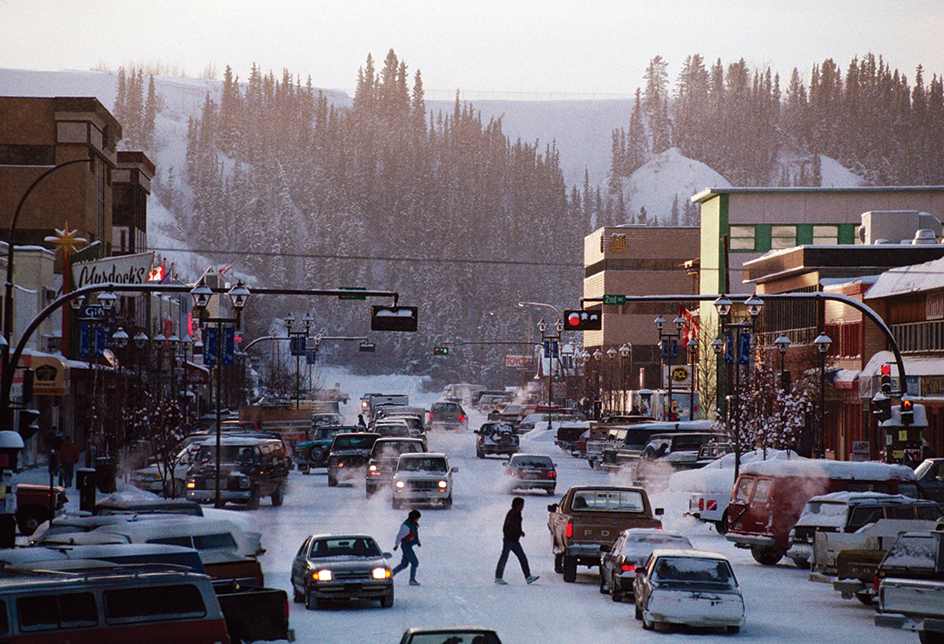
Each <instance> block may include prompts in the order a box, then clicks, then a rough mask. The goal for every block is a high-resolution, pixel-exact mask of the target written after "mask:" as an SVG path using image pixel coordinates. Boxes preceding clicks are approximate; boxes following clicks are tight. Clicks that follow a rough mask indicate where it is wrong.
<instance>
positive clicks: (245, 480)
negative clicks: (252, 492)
mask: <svg viewBox="0 0 944 644" xmlns="http://www.w3.org/2000/svg"><path fill="white" fill-rule="evenodd" d="M251 485H252V481H250V480H249V477H246V476H243V477H241V478H240V479H239V487H240V489H242V490H248V489H249V488H250V487H251Z"/></svg>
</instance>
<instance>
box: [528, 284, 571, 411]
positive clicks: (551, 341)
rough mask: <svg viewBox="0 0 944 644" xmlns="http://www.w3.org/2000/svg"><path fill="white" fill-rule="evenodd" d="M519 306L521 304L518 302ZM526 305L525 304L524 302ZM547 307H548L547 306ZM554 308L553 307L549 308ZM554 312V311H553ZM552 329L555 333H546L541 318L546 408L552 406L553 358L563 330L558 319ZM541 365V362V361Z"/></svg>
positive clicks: (556, 353)
mask: <svg viewBox="0 0 944 644" xmlns="http://www.w3.org/2000/svg"><path fill="white" fill-rule="evenodd" d="M518 304H519V305H521V304H522V303H521V302H519V303H518ZM525 304H527V302H525ZM547 306H549V307H550V305H549V304H548V305H547ZM551 308H554V307H551ZM555 310H556V309H555ZM554 329H555V331H556V333H555V334H554V335H551V334H549V333H548V331H549V330H550V327H549V325H548V324H547V322H545V321H544V318H541V321H540V322H538V331H540V332H541V347H542V350H543V352H544V357H545V358H547V405H548V407H553V406H554V388H553V387H554V385H553V373H554V358H555V357H556V356H558V355H560V337H561V331H563V330H564V323H563V322H562V321H561V319H560V318H559V317H558V319H557V322H555V323H554ZM542 364H543V361H542Z"/></svg>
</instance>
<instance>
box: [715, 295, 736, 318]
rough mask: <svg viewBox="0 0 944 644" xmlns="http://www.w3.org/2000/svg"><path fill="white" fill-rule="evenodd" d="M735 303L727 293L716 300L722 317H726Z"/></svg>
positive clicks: (716, 306)
mask: <svg viewBox="0 0 944 644" xmlns="http://www.w3.org/2000/svg"><path fill="white" fill-rule="evenodd" d="M732 306H733V304H732V303H731V300H730V299H728V296H727V295H722V296H721V297H719V298H718V299H717V300H715V308H716V309H717V310H718V315H720V316H721V317H726V316H727V315H728V313H730V312H731V307H732Z"/></svg>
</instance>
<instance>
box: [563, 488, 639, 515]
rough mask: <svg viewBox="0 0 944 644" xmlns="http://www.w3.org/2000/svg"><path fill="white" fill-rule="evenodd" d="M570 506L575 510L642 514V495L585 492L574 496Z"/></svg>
mask: <svg viewBox="0 0 944 644" xmlns="http://www.w3.org/2000/svg"><path fill="white" fill-rule="evenodd" d="M571 506H572V507H573V508H574V509H575V510H581V509H583V510H603V511H610V510H624V511H629V512H642V511H643V509H644V508H645V505H644V503H643V500H642V495H641V494H639V492H635V491H618V492H616V491H608V490H606V491H604V490H586V491H583V492H579V493H578V494H575V495H574V500H573V502H572V503H571Z"/></svg>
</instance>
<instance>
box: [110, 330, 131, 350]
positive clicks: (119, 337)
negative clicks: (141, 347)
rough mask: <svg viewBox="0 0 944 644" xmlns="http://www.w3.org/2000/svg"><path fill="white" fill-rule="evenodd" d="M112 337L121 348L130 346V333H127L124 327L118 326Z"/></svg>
mask: <svg viewBox="0 0 944 644" xmlns="http://www.w3.org/2000/svg"><path fill="white" fill-rule="evenodd" d="M111 339H112V340H113V341H114V342H115V346H117V347H118V348H119V349H124V348H125V347H126V346H128V340H129V338H128V334H127V333H125V330H124V329H123V328H122V327H118V330H117V331H115V333H114V334H113V335H112V336H111Z"/></svg>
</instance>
